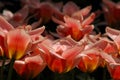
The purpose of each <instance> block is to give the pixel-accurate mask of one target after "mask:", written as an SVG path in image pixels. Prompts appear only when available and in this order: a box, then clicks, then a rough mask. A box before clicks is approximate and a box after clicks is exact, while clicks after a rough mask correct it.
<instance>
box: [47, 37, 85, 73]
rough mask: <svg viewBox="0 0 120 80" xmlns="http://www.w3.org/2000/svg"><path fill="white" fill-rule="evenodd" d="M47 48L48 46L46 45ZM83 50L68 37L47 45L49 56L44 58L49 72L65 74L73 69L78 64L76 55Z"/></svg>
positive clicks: (81, 46)
mask: <svg viewBox="0 0 120 80" xmlns="http://www.w3.org/2000/svg"><path fill="white" fill-rule="evenodd" d="M47 46H48V45H47ZM83 49H84V45H83V44H82V45H80V44H78V43H76V42H75V41H74V40H72V39H71V38H70V37H69V38H68V37H67V38H63V39H59V40H57V41H54V42H52V43H51V45H49V52H50V53H49V54H48V58H46V62H47V65H48V67H49V69H50V70H52V71H53V72H58V73H65V72H68V71H70V70H71V69H73V68H74V67H75V66H76V64H78V62H79V58H78V57H77V55H78V54H80V52H81V51H82V50H83Z"/></svg>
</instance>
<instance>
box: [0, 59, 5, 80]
mask: <svg viewBox="0 0 120 80" xmlns="http://www.w3.org/2000/svg"><path fill="white" fill-rule="evenodd" d="M5 60H6V58H3V61H2V66H1V71H0V79H1V80H3V79H4V77H3V72H4V65H5Z"/></svg>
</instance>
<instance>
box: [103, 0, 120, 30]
mask: <svg viewBox="0 0 120 80" xmlns="http://www.w3.org/2000/svg"><path fill="white" fill-rule="evenodd" d="M102 4H103V6H102V7H103V11H104V16H105V19H106V21H107V23H108V25H109V26H110V27H112V28H116V29H120V28H119V26H120V24H119V23H120V15H119V14H120V4H119V2H118V3H115V2H113V1H111V0H103V3H102Z"/></svg>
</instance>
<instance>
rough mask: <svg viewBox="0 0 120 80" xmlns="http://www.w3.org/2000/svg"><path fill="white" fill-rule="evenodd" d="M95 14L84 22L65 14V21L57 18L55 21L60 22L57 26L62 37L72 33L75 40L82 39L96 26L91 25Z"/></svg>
mask: <svg viewBox="0 0 120 80" xmlns="http://www.w3.org/2000/svg"><path fill="white" fill-rule="evenodd" d="M93 16H94V14H92V15H91V16H89V18H87V19H86V20H84V21H83V22H80V21H79V20H78V19H74V18H72V17H69V16H64V21H65V23H63V22H61V21H59V20H57V19H55V21H56V22H57V23H58V24H60V25H59V26H58V27H57V32H58V34H59V35H60V36H61V37H65V36H68V35H70V36H71V37H72V38H73V39H74V40H76V41H78V40H80V39H81V38H82V37H83V36H84V35H85V34H89V33H90V32H91V31H92V30H93V28H94V26H93V25H89V24H90V23H91V20H92V18H93Z"/></svg>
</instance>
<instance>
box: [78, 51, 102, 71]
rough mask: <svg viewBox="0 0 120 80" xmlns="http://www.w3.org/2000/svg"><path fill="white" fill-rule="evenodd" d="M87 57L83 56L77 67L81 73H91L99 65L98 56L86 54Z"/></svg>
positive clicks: (90, 53) (91, 53)
mask: <svg viewBox="0 0 120 80" xmlns="http://www.w3.org/2000/svg"><path fill="white" fill-rule="evenodd" d="M88 56H89V57H88ZM88 56H83V57H82V58H81V59H80V62H79V64H78V66H77V68H78V69H80V70H81V71H83V72H93V71H94V70H96V69H97V67H98V66H99V64H100V56H99V55H98V54H96V53H94V52H88Z"/></svg>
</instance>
